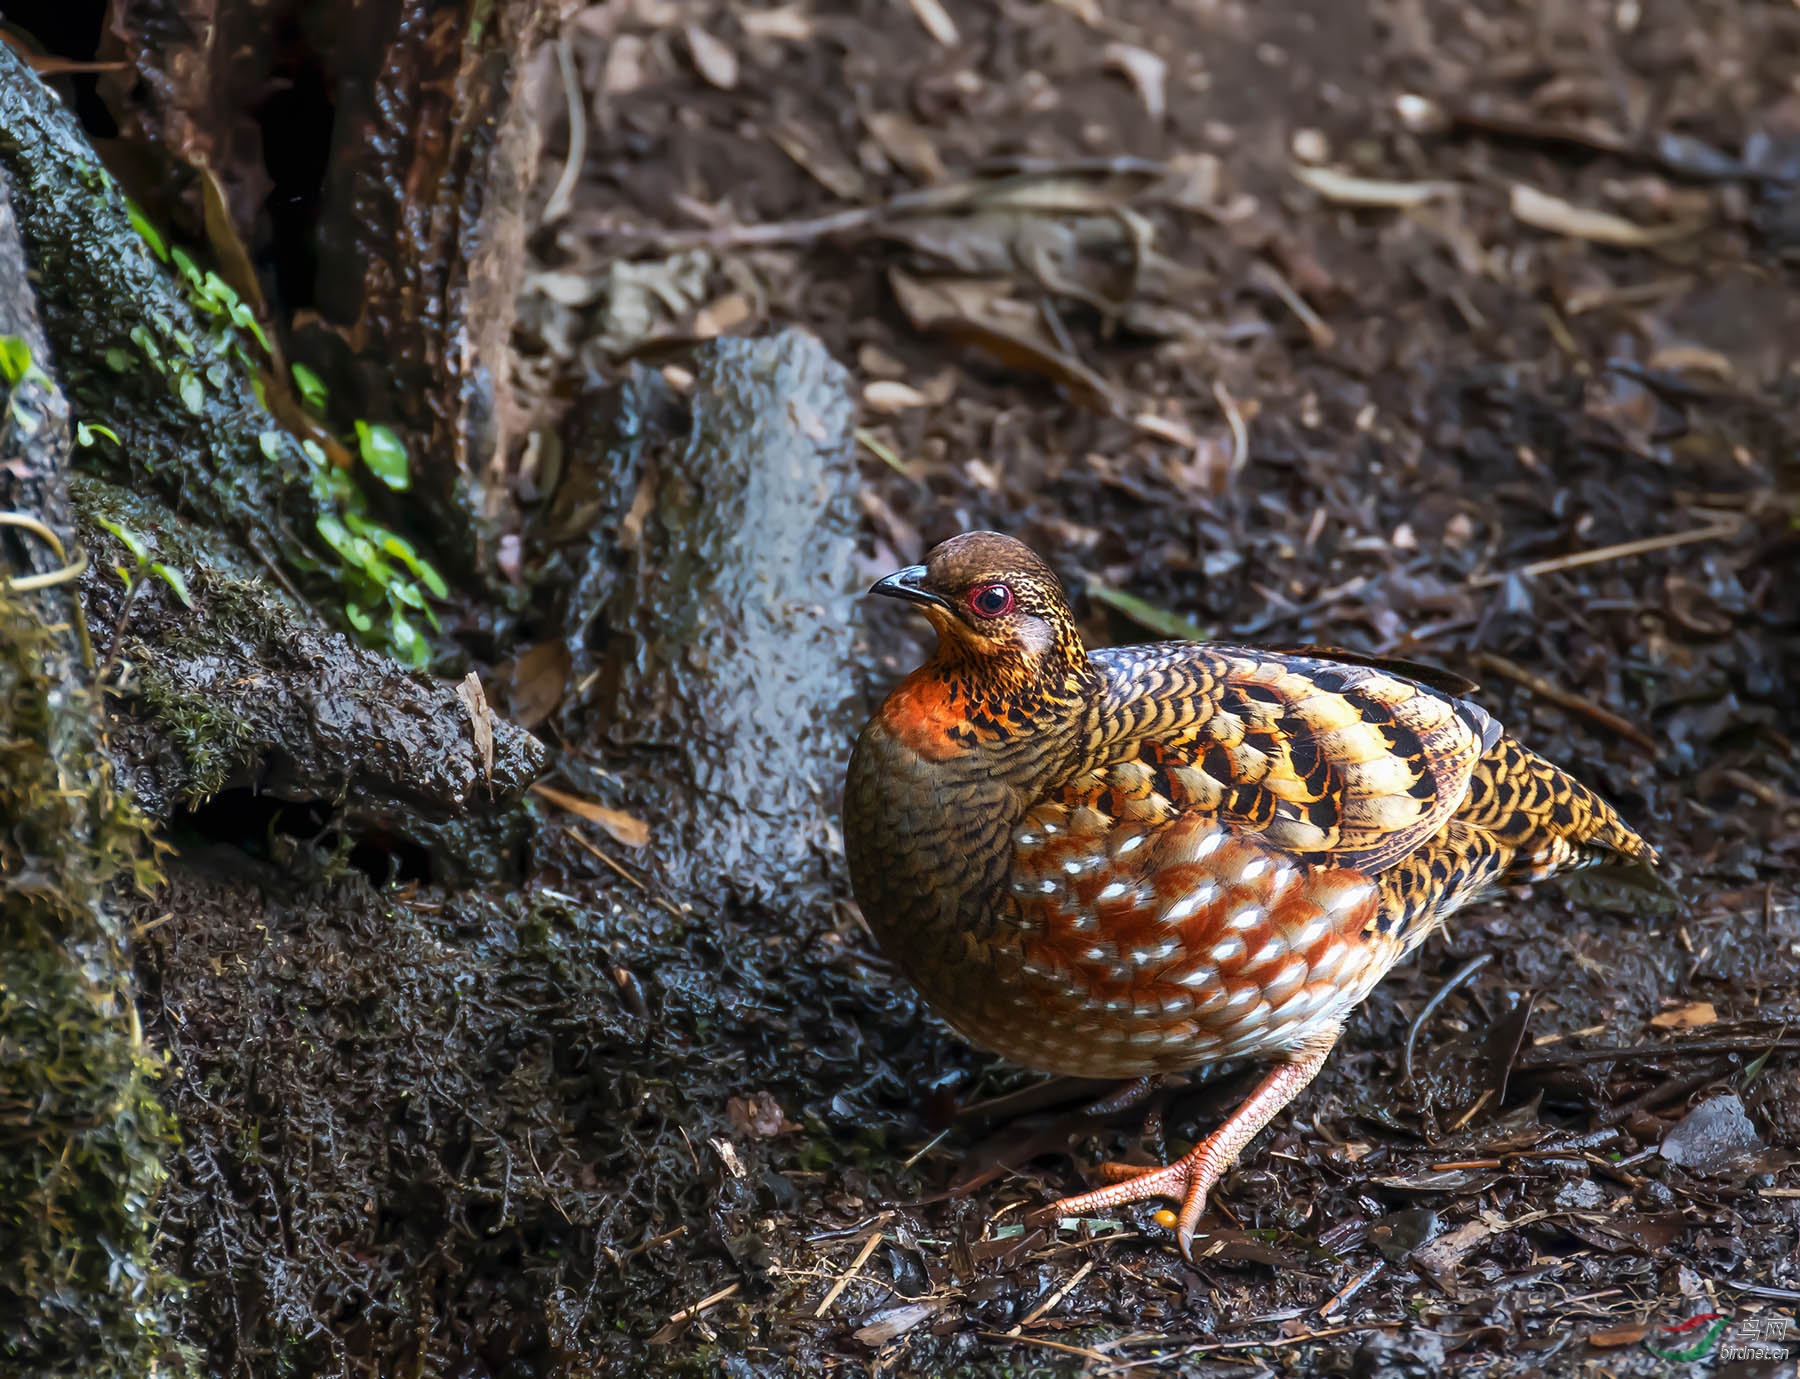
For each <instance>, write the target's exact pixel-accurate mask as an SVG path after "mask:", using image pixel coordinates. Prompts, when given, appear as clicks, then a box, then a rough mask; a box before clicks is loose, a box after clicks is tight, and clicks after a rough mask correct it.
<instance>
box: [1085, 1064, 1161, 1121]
mask: <svg viewBox="0 0 1800 1379" xmlns="http://www.w3.org/2000/svg"><path fill="white" fill-rule="evenodd" d="M1161 1081H1162V1075H1161V1074H1160V1073H1157V1074H1153V1075H1152V1076H1150V1077H1140V1078H1138V1079H1137V1080H1136V1081H1135V1082H1127V1083H1125V1084H1124V1085H1123V1086H1121V1087H1116V1088H1114V1089H1113V1090H1112V1091H1110V1092H1108V1093H1107V1094H1106V1095H1105V1096H1103V1097H1101V1098H1100V1100H1098V1101H1096V1102H1095V1103H1094V1104H1093V1105H1091V1106H1089V1107H1088V1108H1087V1109H1086V1110H1085V1111H1083V1112H1082V1113H1081V1114H1082V1115H1084V1116H1086V1117H1088V1118H1089V1119H1092V1120H1099V1119H1101V1118H1102V1117H1104V1116H1111V1115H1116V1114H1117V1113H1118V1112H1120V1111H1123V1110H1125V1109H1126V1108H1128V1107H1131V1106H1136V1105H1137V1104H1138V1103H1139V1102H1140V1101H1142V1100H1143V1099H1144V1098H1145V1097H1147V1096H1149V1095H1150V1093H1152V1092H1154V1091H1155V1090H1156V1088H1157V1085H1158V1084H1159V1083H1160V1082H1161Z"/></svg>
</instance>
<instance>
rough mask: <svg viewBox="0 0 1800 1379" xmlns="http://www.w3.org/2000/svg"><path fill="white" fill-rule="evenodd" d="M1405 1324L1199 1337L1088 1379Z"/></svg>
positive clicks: (1392, 1323) (1389, 1329) (1379, 1324)
mask: <svg viewBox="0 0 1800 1379" xmlns="http://www.w3.org/2000/svg"><path fill="white" fill-rule="evenodd" d="M1405 1325H1407V1323H1406V1322H1405V1321H1391V1322H1358V1323H1356V1324H1355V1325H1354V1326H1328V1327H1326V1328H1325V1329H1324V1330H1323V1331H1306V1332H1302V1333H1301V1334H1300V1335H1298V1336H1276V1337H1274V1338H1273V1339H1271V1340H1267V1341H1202V1342H1201V1343H1200V1344H1198V1345H1191V1346H1187V1347H1186V1348H1184V1349H1182V1350H1177V1351H1172V1352H1171V1353H1169V1354H1167V1355H1156V1356H1147V1357H1144V1358H1142V1359H1137V1360H1124V1361H1120V1362H1119V1363H1116V1364H1111V1365H1108V1366H1107V1367H1106V1368H1105V1369H1098V1370H1095V1371H1094V1373H1093V1375H1092V1376H1091V1379H1101V1376H1102V1375H1107V1374H1120V1373H1123V1372H1124V1371H1125V1370H1128V1369H1136V1368H1137V1367H1138V1366H1139V1365H1163V1364H1167V1363H1168V1362H1169V1361H1171V1360H1181V1359H1185V1358H1186V1357H1187V1356H1189V1355H1210V1354H1214V1353H1216V1352H1218V1351H1222V1350H1280V1349H1284V1348H1286V1347H1288V1346H1296V1345H1307V1344H1309V1343H1311V1342H1313V1341H1328V1340H1330V1339H1331V1338H1332V1337H1333V1336H1353V1335H1356V1334H1358V1333H1360V1332H1364V1331H1392V1330H1393V1329H1394V1328H1395V1327H1400V1326H1405ZM984 1334H985V1333H984ZM1018 1339H1019V1340H1022V1341H1024V1340H1030V1339H1031V1338H1030V1337H1028V1336H1020V1337H1019V1338H1018Z"/></svg>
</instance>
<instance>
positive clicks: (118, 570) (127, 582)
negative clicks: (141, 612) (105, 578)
mask: <svg viewBox="0 0 1800 1379" xmlns="http://www.w3.org/2000/svg"><path fill="white" fill-rule="evenodd" d="M112 572H113V573H114V574H115V575H117V576H118V577H119V583H121V584H123V585H124V586H125V587H126V588H127V589H129V588H130V587H131V571H129V570H127V569H126V568H125V567H124V566H123V565H115V566H113V567H112Z"/></svg>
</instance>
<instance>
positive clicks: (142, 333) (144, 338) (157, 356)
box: [131, 326, 163, 369]
mask: <svg viewBox="0 0 1800 1379" xmlns="http://www.w3.org/2000/svg"><path fill="white" fill-rule="evenodd" d="M131 343H132V344H134V345H136V346H137V347H138V348H139V349H141V350H142V351H143V352H144V358H146V359H148V360H149V361H150V362H151V363H152V364H154V365H156V367H157V368H158V369H161V368H162V366H163V363H162V348H161V347H160V346H159V345H158V344H157V343H156V337H155V336H153V335H151V334H150V332H149V331H147V330H145V329H144V328H143V327H142V326H133V327H132V328H131Z"/></svg>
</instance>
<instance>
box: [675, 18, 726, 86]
mask: <svg viewBox="0 0 1800 1379" xmlns="http://www.w3.org/2000/svg"><path fill="white" fill-rule="evenodd" d="M682 32H683V33H684V34H685V35H686V36H687V44H688V56H690V57H692V58H693V59H694V70H695V71H697V72H698V73H700V75H701V76H702V77H704V78H706V80H707V81H708V82H710V83H711V84H712V85H714V86H716V87H718V88H719V90H721V91H730V90H732V89H733V88H735V87H736V86H737V83H738V60H737V54H736V53H734V52H732V51H731V49H730V48H729V47H727V46H726V45H725V44H724V43H723V42H721V41H720V40H719V39H716V38H714V37H713V36H712V35H711V34H709V33H708V32H707V31H706V30H705V29H703V28H701V27H700V26H699V25H698V24H689V25H688V26H687V27H686V28H685V29H683V30H682Z"/></svg>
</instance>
